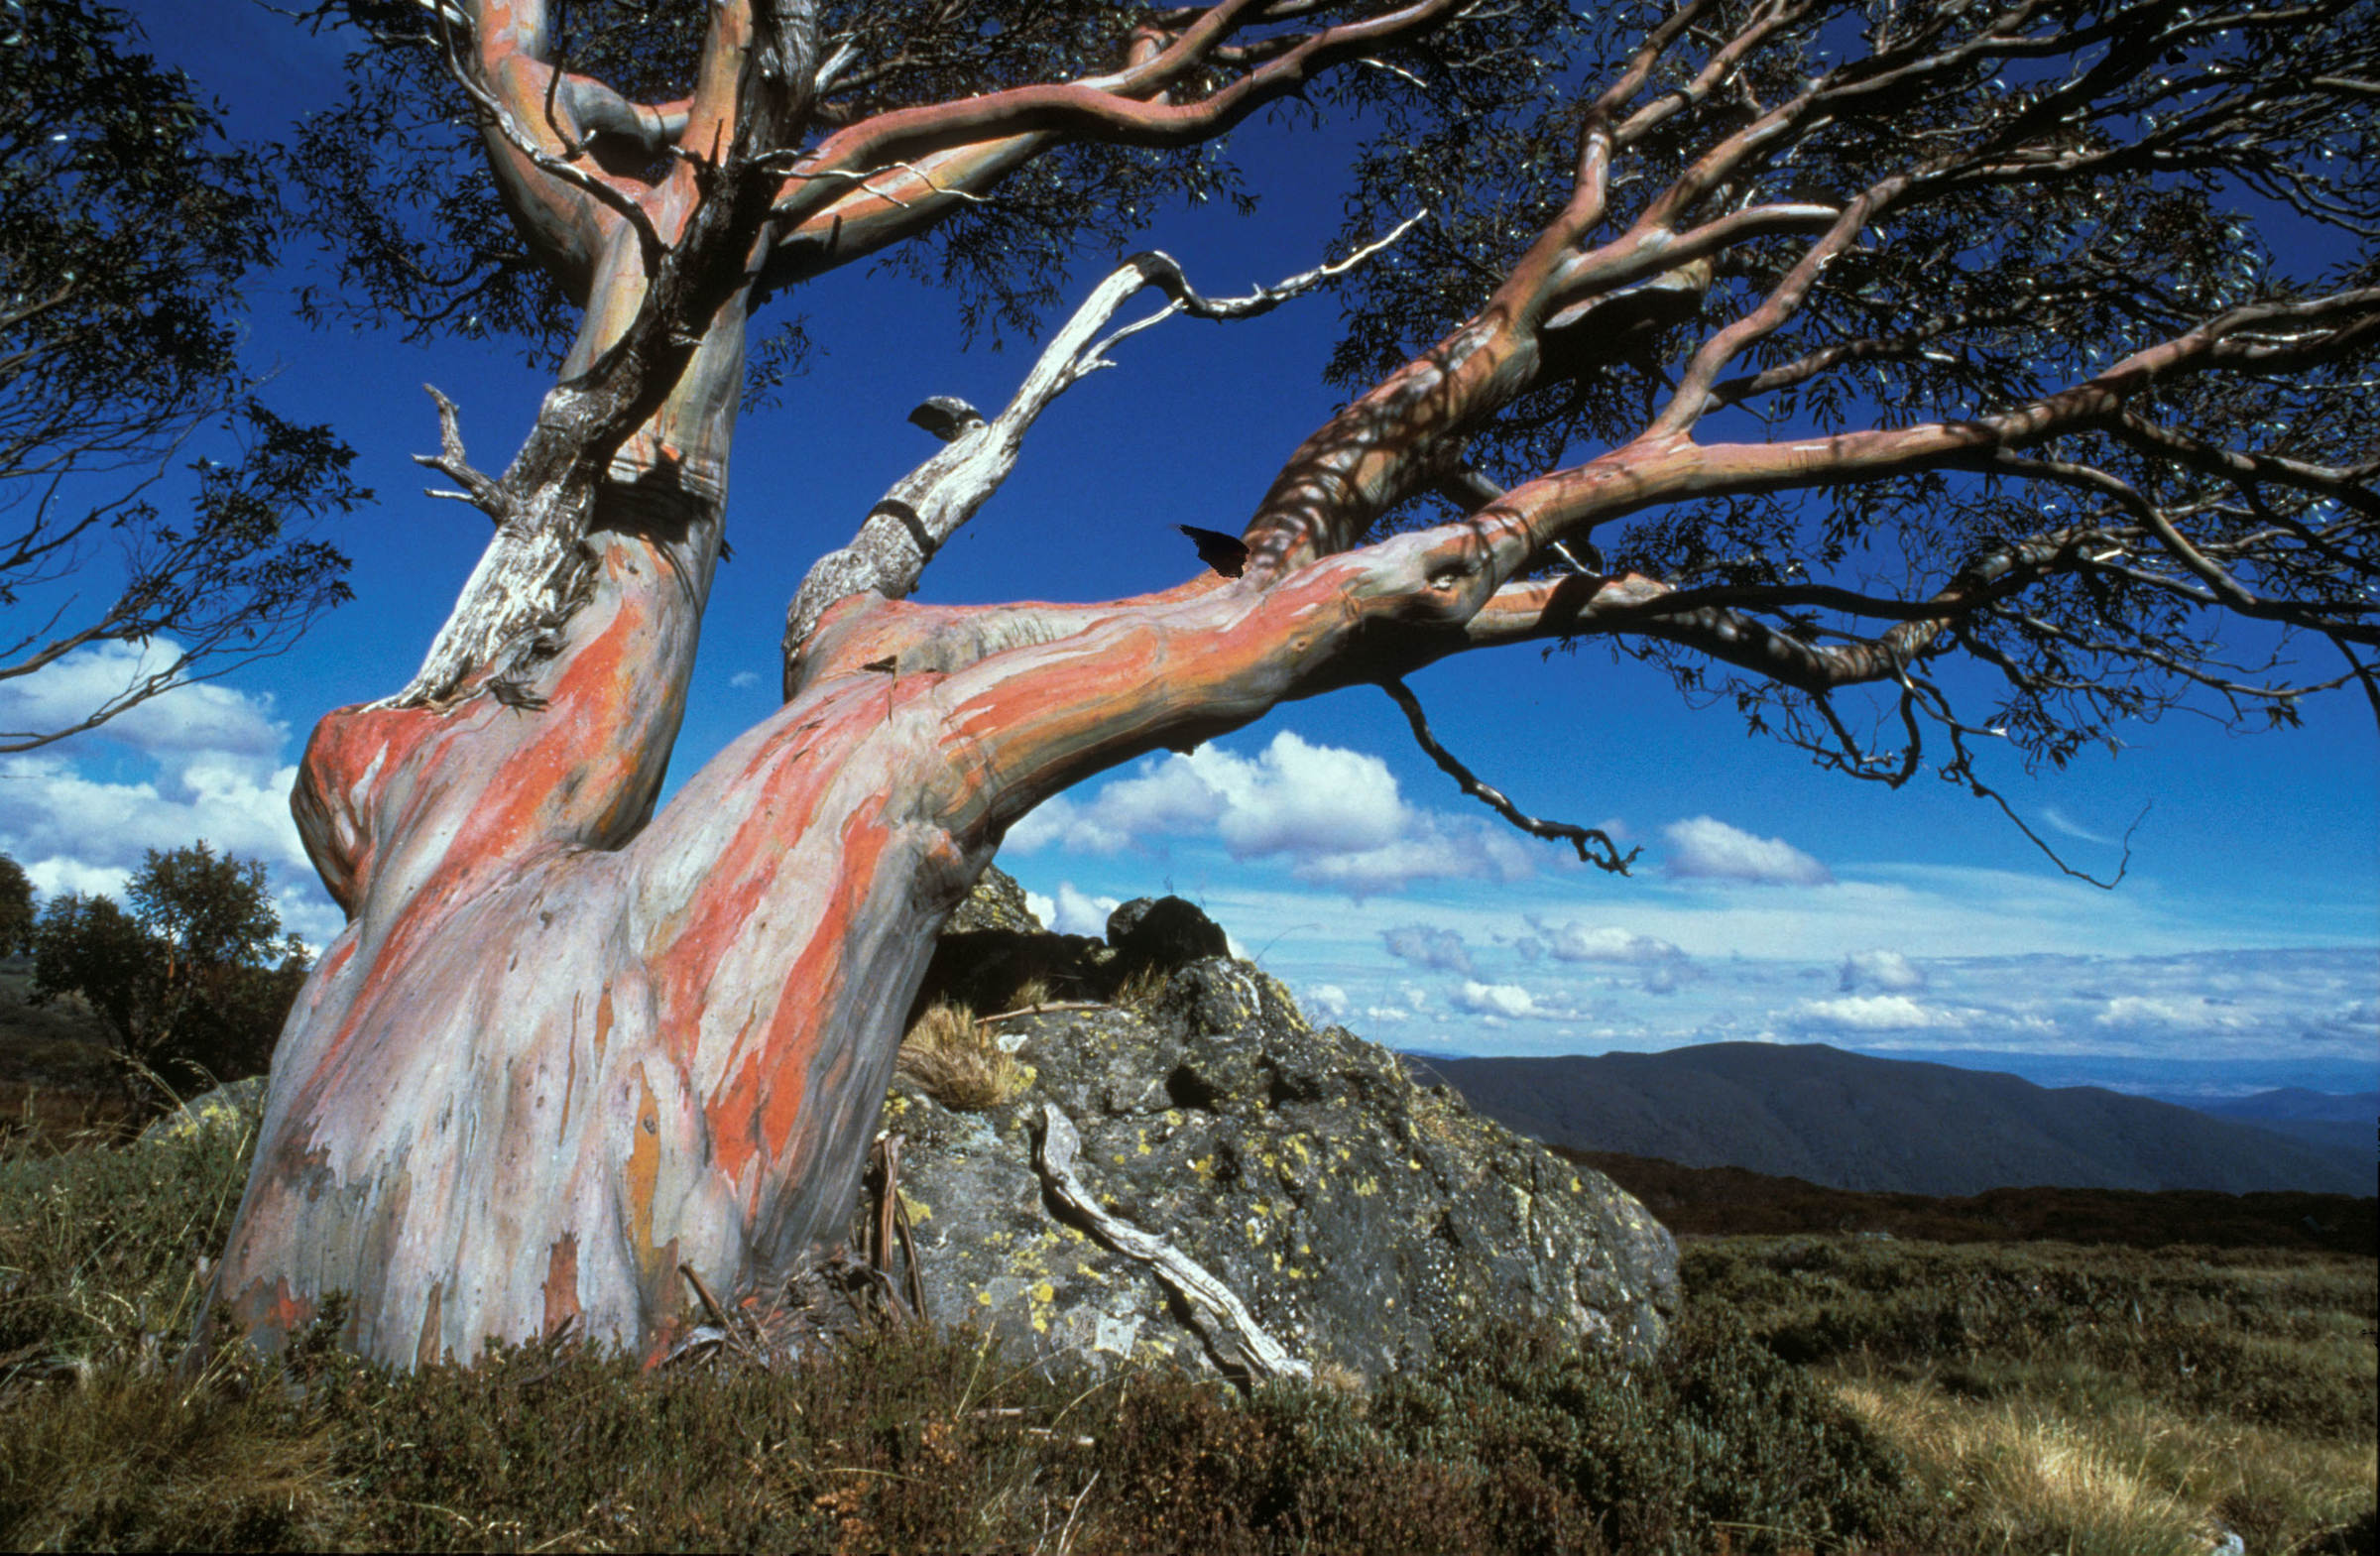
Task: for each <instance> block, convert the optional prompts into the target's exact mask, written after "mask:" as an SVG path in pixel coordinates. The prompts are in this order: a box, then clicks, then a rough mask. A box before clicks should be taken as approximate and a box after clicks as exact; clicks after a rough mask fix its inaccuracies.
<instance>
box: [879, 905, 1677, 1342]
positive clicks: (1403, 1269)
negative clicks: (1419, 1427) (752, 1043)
mask: <svg viewBox="0 0 2380 1556" xmlns="http://www.w3.org/2000/svg"><path fill="white" fill-rule="evenodd" d="M1129 927H1130V926H1128V930H1129ZM996 1030H997V1031H998V1032H999V1036H1000V1042H1001V1045H1002V1046H1003V1047H1006V1048H1009V1049H1010V1050H1011V1052H1012V1053H1013V1055H1014V1057H1015V1058H1016V1060H1017V1061H1018V1062H1019V1064H1020V1065H1021V1067H1022V1070H1023V1074H1024V1077H1025V1084H1024V1085H1023V1087H1022V1089H1021V1090H1019V1091H1018V1092H1016V1093H1015V1094H1014V1095H1013V1096H1011V1098H1010V1099H1009V1100H1007V1101H1006V1102H1005V1103H1003V1104H1001V1105H999V1106H997V1107H993V1108H990V1109H988V1110H986V1111H983V1112H978V1113H960V1112H954V1111H953V1110H952V1109H950V1108H948V1107H945V1106H943V1105H942V1104H941V1103H938V1102H936V1101H935V1100H934V1099H933V1098H932V1097H931V1096H929V1095H927V1094H926V1091H925V1090H924V1088H922V1087H920V1086H918V1085H916V1084H914V1083H911V1082H900V1083H896V1084H895V1087H894V1089H893V1091H892V1095H891V1096H890V1097H889V1098H888V1100H887V1104H886V1110H885V1116H884V1126H885V1129H886V1130H887V1131H888V1132H891V1133H896V1134H898V1135H900V1136H901V1137H903V1138H902V1146H901V1150H900V1154H899V1159H900V1174H899V1191H900V1195H901V1199H902V1202H903V1204H904V1206H905V1208H906V1209H907V1211H908V1214H909V1217H910V1220H911V1223H912V1227H913V1231H914V1239H915V1244H916V1247H917V1249H918V1253H919V1262H920V1264H921V1266H922V1270H921V1273H922V1276H923V1287H924V1291H925V1295H926V1299H927V1307H928V1311H929V1316H930V1317H932V1318H933V1319H935V1320H936V1321H939V1322H959V1321H964V1320H973V1321H975V1322H977V1323H978V1324H981V1325H983V1326H985V1327H987V1328H989V1329H993V1330H996V1331H999V1332H1001V1333H1002V1334H1003V1335H1004V1336H1005V1337H1006V1338H1007V1339H1008V1340H1009V1341H1010V1342H1011V1344H1012V1345H1015V1346H1017V1347H1018V1348H1020V1349H1021V1350H1024V1351H1027V1352H1039V1353H1043V1354H1057V1353H1071V1354H1073V1355H1076V1356H1079V1357H1082V1358H1084V1359H1087V1360H1090V1361H1092V1362H1093V1363H1095V1364H1096V1363H1099V1362H1101V1361H1103V1360H1108V1359H1114V1358H1118V1357H1124V1356H1134V1357H1140V1358H1143V1359H1170V1360H1171V1361H1173V1362H1175V1363H1177V1364H1179V1365H1182V1366H1184V1367H1186V1368H1189V1369H1192V1370H1201V1371H1203V1370H1209V1369H1215V1368H1221V1369H1223V1370H1224V1371H1227V1372H1235V1373H1244V1372H1249V1371H1261V1369H1258V1368H1255V1367H1253V1366H1252V1365H1251V1363H1250V1359H1249V1347H1248V1346H1247V1345H1246V1344H1245V1343H1243V1341H1242V1340H1241V1339H1239V1338H1238V1337H1236V1336H1235V1334H1234V1333H1233V1329H1232V1325H1231V1324H1230V1323H1229V1322H1222V1321H1219V1316H1218V1314H1217V1313H1216V1312H1214V1311H1212V1310H1211V1309H1210V1305H1209V1304H1208V1303H1205V1302H1203V1301H1201V1300H1199V1299H1198V1298H1196V1297H1195V1296H1193V1295H1190V1294H1187V1293H1186V1292H1185V1290H1184V1289H1183V1287H1182V1285H1181V1283H1180V1281H1178V1280H1176V1279H1172V1278H1169V1277H1167V1276H1166V1275H1164V1274H1163V1273H1162V1272H1161V1271H1160V1270H1158V1269H1156V1268H1154V1267H1152V1265H1151V1263H1150V1262H1149V1261H1148V1260H1146V1259H1145V1258H1142V1257H1133V1256H1132V1255H1130V1254H1129V1253H1127V1252H1123V1251H1121V1250H1120V1248H1119V1246H1117V1245H1118V1239H1117V1238H1116V1237H1115V1236H1114V1235H1112V1234H1103V1231H1102V1229H1101V1227H1100V1225H1099V1218H1100V1217H1101V1216H1104V1217H1105V1218H1108V1219H1111V1220H1112V1221H1114V1222H1117V1223H1120V1224H1122V1225H1123V1226H1125V1227H1127V1228H1130V1229H1136V1230H1137V1231H1138V1232H1140V1233H1145V1234H1148V1235H1150V1236H1151V1237H1153V1238H1155V1239H1158V1240H1162V1242H1163V1243H1164V1244H1166V1245H1167V1246H1169V1248H1170V1249H1171V1250H1173V1251H1175V1252H1178V1254H1179V1255H1181V1256H1182V1257H1186V1258H1187V1259H1188V1260H1190V1261H1192V1263H1193V1264H1194V1265H1195V1266H1197V1267H1198V1268H1199V1269H1202V1270H1203V1271H1205V1272H1207V1273H1208V1274H1211V1275H1212V1276H1213V1277H1214V1278H1215V1279H1216V1280H1218V1281H1220V1282H1222V1283H1223V1284H1224V1285H1225V1286H1227V1287H1229V1289H1230V1291H1231V1292H1233V1293H1236V1294H1237V1297H1238V1300H1239V1302H1240V1304H1242V1305H1243V1306H1244V1307H1245V1309H1246V1311H1247V1313H1248V1314H1249V1315H1251V1316H1252V1318H1253V1320H1254V1321H1255V1323H1256V1324H1258V1325H1260V1326H1261V1328H1262V1330H1263V1332H1264V1334H1265V1335H1267V1336H1269V1337H1270V1338H1271V1339H1272V1340H1275V1341H1277V1342H1278V1343H1279V1345H1280V1347H1281V1348H1282V1349H1283V1350H1285V1351H1286V1352H1287V1353H1288V1354H1289V1355H1290V1356H1291V1357H1293V1358H1295V1359H1297V1361H1298V1362H1299V1363H1302V1364H1303V1365H1304V1366H1306V1367H1309V1368H1311V1369H1313V1370H1315V1371H1317V1372H1320V1373H1323V1374H1325V1375H1326V1376H1327V1375H1331V1374H1337V1375H1338V1376H1347V1375H1351V1374H1352V1375H1360V1376H1363V1377H1365V1378H1376V1377H1378V1376H1381V1375H1382V1374H1384V1373H1386V1372H1388V1371H1390V1370H1391V1369H1395V1368H1399V1367H1403V1366H1407V1365H1411V1364H1413V1363H1416V1362H1419V1361H1421V1360H1424V1359H1426V1358H1427V1357H1429V1356H1430V1355H1431V1354H1432V1353H1433V1352H1434V1351H1435V1350H1436V1349H1437V1347H1438V1346H1439V1345H1440V1344H1441V1343H1442V1341H1443V1340H1445V1339H1446V1338H1448V1337H1449V1336H1450V1335H1451V1334H1452V1333H1454V1332H1456V1331H1458V1330H1460V1329H1461V1328H1464V1327H1466V1326H1468V1325H1470V1324H1472V1323H1476V1322H1478V1321H1480V1320H1483V1319H1487V1318H1491V1317H1509V1318H1530V1317H1544V1318H1550V1319H1552V1320H1554V1321H1555V1322H1557V1323H1559V1324H1561V1325H1563V1326H1565V1327H1567V1328H1569V1329H1570V1330H1572V1331H1573V1332H1575V1333H1577V1334H1579V1335H1580V1336H1582V1337H1588V1338H1592V1339H1594V1340H1597V1341H1601V1342H1605V1343H1609V1344H1613V1345H1617V1346H1619V1347H1621V1348H1623V1349H1624V1350H1625V1351H1627V1352H1629V1353H1630V1354H1635V1355H1644V1354H1649V1353H1650V1351H1651V1350H1652V1349H1653V1348H1654V1347H1656V1346H1657V1345H1658V1344H1659V1342H1660V1340H1661V1338H1662V1336H1663V1333H1664V1331H1665V1328H1666V1325H1667V1321H1668V1318H1669V1315H1670V1314H1671V1313H1672V1311H1673V1310H1674V1308H1675V1304H1676V1300H1677V1277H1676V1265H1677V1254H1676V1248H1675V1245H1674V1244H1673V1243H1672V1241H1671V1239H1670V1237H1669V1234H1668V1233H1667V1232H1666V1231H1664V1230H1663V1229H1662V1228H1661V1227H1660V1226H1659V1225H1658V1224H1656V1223H1655V1222H1654V1221H1653V1219H1652V1218H1651V1216H1649V1215H1648V1214H1647V1213H1646V1212H1645V1210H1644V1209H1643V1207H1642V1206H1640V1205H1638V1204H1637V1203H1636V1201H1635V1200H1633V1199H1631V1198H1630V1197H1629V1196H1627V1195H1626V1194H1625V1193H1623V1192H1621V1191H1620V1190H1619V1189H1618V1188H1617V1187H1615V1186H1614V1185H1612V1184H1611V1183H1610V1181H1609V1180H1608V1179H1606V1178H1604V1177H1602V1176H1601V1175H1600V1174H1597V1173H1595V1172H1592V1171H1588V1170H1586V1169H1583V1168H1576V1167H1573V1166H1571V1165H1569V1164H1567V1163H1565V1162H1563V1161H1561V1160H1559V1159H1558V1158H1556V1157H1554V1156H1553V1155H1552V1154H1550V1153H1549V1152H1547V1151H1546V1150H1544V1149H1543V1148H1542V1147H1540V1146H1538V1145H1537V1144H1535V1143H1534V1142H1532V1141H1529V1140H1526V1139H1523V1138H1521V1137H1517V1136H1514V1135H1513V1134H1511V1133H1510V1132H1509V1131H1507V1130H1505V1129H1503V1128H1502V1127H1500V1126H1498V1125H1496V1124H1493V1123H1491V1122H1489V1121H1487V1120H1486V1119H1484V1118H1481V1117H1480V1116H1479V1115H1477V1114H1475V1113H1473V1112H1471V1110H1470V1109H1469V1108H1468V1107H1466V1106H1465V1105H1464V1103H1463V1102H1462V1100H1461V1099H1460V1098H1459V1097H1457V1096H1455V1095H1454V1094H1452V1093H1451V1092H1449V1091H1448V1090H1447V1089H1446V1088H1444V1087H1421V1086H1417V1085H1415V1084H1414V1082H1413V1081H1412V1080H1411V1079H1410V1078H1409V1077H1408V1076H1407V1074H1406V1073H1405V1070H1404V1069H1403V1067H1402V1066H1401V1065H1400V1064H1399V1063H1398V1061H1397V1059H1396V1057H1395V1056H1394V1055H1393V1054H1391V1053H1389V1052H1388V1051H1387V1050H1386V1049H1384V1048H1381V1047H1379V1046H1377V1045H1375V1044H1372V1043H1369V1042H1367V1041H1365V1040H1363V1039H1362V1038H1360V1037H1357V1036H1355V1035H1354V1034H1353V1033H1350V1032H1348V1031H1345V1030H1343V1029H1341V1028H1337V1027H1328V1028H1321V1029H1317V1028H1315V1027H1314V1026H1312V1025H1310V1024H1309V1023H1308V1022H1307V1021H1306V1019H1305V1017H1303V1015H1302V1014H1301V1013H1300V1012H1299V1011H1298V1009H1297V1006H1296V1004H1295V1002H1294V1001H1293V1000H1292V999H1291V998H1290V997H1289V994H1288V992H1287V991H1286V990H1285V989H1283V988H1282V987H1281V986H1280V984H1279V983H1277V982H1276V981H1274V980H1273V979H1271V978H1270V977H1268V976H1266V975H1265V974H1264V973H1262V972H1261V971H1259V970H1258V969H1256V968H1254V967H1251V966H1249V965H1248V964H1247V963H1243V962H1235V961H1232V960H1230V959H1228V958H1225V957H1207V958H1203V959H1201V960H1197V961H1193V962H1190V963H1188V964H1187V965H1185V966H1181V967H1178V968H1176V969H1173V970H1172V972H1171V974H1170V977H1169V978H1168V979H1167V981H1166V982H1165V983H1164V985H1163V988H1162V992H1161V993H1159V994H1157V995H1156V996H1155V997H1154V998H1153V999H1150V1000H1148V1001H1146V1002H1145V1003H1144V1004H1143V1005H1142V1006H1141V1007H1140V1008H1138V1009H1125V1008H1117V1007H1107V1008H1100V1009H1091V1010H1067V1011H1056V1012H1051V1013H1047V1014H1041V1015H1031V1016H1024V1017H1011V1018H1009V1019H1007V1020H1004V1021H1003V1022H1001V1023H1000V1025H999V1026H998V1027H997V1028H996ZM1051 1107H1054V1108H1055V1109H1056V1110H1057V1112H1058V1114H1059V1115H1060V1116H1062V1118H1063V1119H1064V1120H1065V1121H1066V1122H1067V1123H1070V1124H1071V1126H1072V1129H1073V1132H1074V1133H1075V1134H1076V1135H1079V1137H1080V1153H1079V1157H1078V1158H1077V1159H1076V1161H1075V1162H1074V1165H1073V1173H1074V1175H1075V1177H1076V1178H1077V1180H1078V1181H1079V1183H1080V1185H1081V1186H1082V1188H1083V1189H1084V1190H1086V1191H1087V1192H1088V1193H1089V1194H1090V1195H1092V1196H1094V1197H1095V1198H1096V1201H1097V1205H1098V1214H1097V1215H1085V1214H1082V1213H1079V1212H1076V1211H1073V1210H1071V1209H1069V1208H1068V1206H1067V1205H1066V1204H1065V1203H1064V1198H1065V1196H1064V1195H1063V1193H1061V1192H1060V1191H1059V1190H1058V1189H1057V1187H1056V1185H1055V1182H1054V1180H1053V1176H1052V1174H1051V1173H1050V1172H1049V1170H1048V1165H1049V1164H1048V1163H1046V1162H1044V1161H1043V1160H1042V1159H1041V1158H1040V1157H1039V1156H1038V1155H1037V1153H1036V1152H1037V1150H1038V1148H1039V1146H1040V1144H1041V1137H1042V1135H1043V1134H1044V1133H1045V1131H1046V1130H1047V1129H1048V1128H1049V1126H1048V1125H1046V1124H1045V1122H1044V1120H1045V1113H1044V1110H1045V1109H1046V1108H1051Z"/></svg>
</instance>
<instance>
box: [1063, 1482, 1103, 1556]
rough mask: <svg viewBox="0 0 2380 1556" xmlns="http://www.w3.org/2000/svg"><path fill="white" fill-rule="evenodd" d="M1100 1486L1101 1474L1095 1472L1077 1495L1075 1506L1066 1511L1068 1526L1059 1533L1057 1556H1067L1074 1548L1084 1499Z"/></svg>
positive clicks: (1075, 1496)
mask: <svg viewBox="0 0 2380 1556" xmlns="http://www.w3.org/2000/svg"><path fill="white" fill-rule="evenodd" d="M1098 1484H1099V1472H1098V1471H1097V1470H1094V1471H1092V1472H1091V1479H1089V1480H1088V1481H1085V1482H1084V1483H1083V1489H1082V1490H1081V1491H1079V1492H1077V1493H1075V1495H1074V1505H1073V1506H1071V1507H1069V1508H1067V1509H1066V1526H1065V1527H1064V1528H1062V1529H1060V1530H1059V1531H1058V1546H1057V1552H1056V1556H1066V1553H1067V1552H1068V1551H1070V1550H1072V1549H1073V1548H1074V1520H1075V1519H1076V1518H1077V1517H1079V1516H1081V1515H1082V1511H1083V1499H1084V1498H1085V1497H1087V1496H1090V1495H1091V1488H1092V1487H1094V1486H1097V1485H1098Z"/></svg>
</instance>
